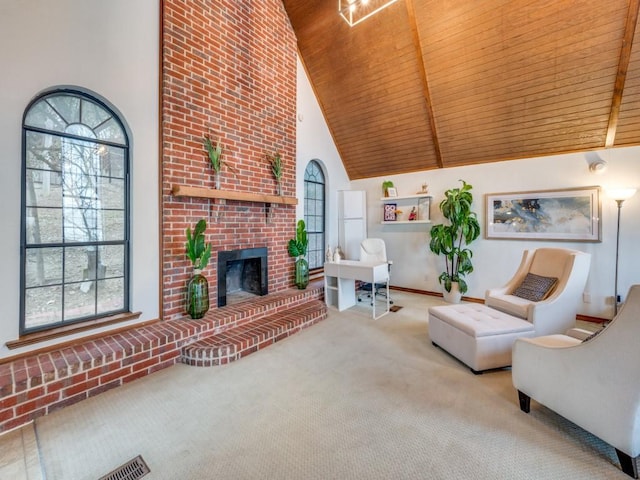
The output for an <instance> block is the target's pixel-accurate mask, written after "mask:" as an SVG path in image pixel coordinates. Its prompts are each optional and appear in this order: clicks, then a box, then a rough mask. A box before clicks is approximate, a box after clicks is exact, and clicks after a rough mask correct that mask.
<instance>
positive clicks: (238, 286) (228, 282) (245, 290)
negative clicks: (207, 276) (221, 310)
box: [218, 247, 269, 307]
mask: <svg viewBox="0 0 640 480" xmlns="http://www.w3.org/2000/svg"><path fill="white" fill-rule="evenodd" d="M267 252H268V251H267V247H260V248H245V249H242V250H229V251H222V252H218V307H224V306H225V305H232V304H234V303H238V302H242V301H244V300H248V299H250V298H252V297H255V296H262V295H266V294H267V293H269V291H268V269H267Z"/></svg>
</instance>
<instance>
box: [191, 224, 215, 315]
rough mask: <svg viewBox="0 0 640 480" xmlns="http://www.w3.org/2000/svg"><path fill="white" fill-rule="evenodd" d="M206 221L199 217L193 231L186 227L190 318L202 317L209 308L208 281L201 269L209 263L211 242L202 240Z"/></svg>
mask: <svg viewBox="0 0 640 480" xmlns="http://www.w3.org/2000/svg"><path fill="white" fill-rule="evenodd" d="M206 229H207V222H206V221H205V220H204V219H201V220H200V221H198V223H196V226H195V228H194V229H193V233H192V232H191V227H187V243H186V244H185V249H186V253H187V257H188V258H189V260H191V263H192V264H193V277H191V279H190V280H189V283H188V284H187V313H188V314H189V316H190V317H191V318H194V319H197V318H202V317H203V316H204V314H205V313H207V311H208V310H209V283H208V282H207V279H206V277H205V276H204V275H202V270H204V268H205V267H206V266H207V263H209V258H210V257H211V244H210V243H207V244H205V242H204V240H205V239H204V231H205V230H206Z"/></svg>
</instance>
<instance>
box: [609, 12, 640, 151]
mask: <svg viewBox="0 0 640 480" xmlns="http://www.w3.org/2000/svg"><path fill="white" fill-rule="evenodd" d="M639 7H640V0H629V11H628V12H627V21H626V23H625V26H624V37H623V38H622V47H621V48H620V60H619V61H618V73H617V75H616V83H615V85H614V87H613V98H612V99H611V111H610V113H609V125H608V126H607V138H606V140H605V144H604V146H605V147H607V148H608V147H612V146H613V145H614V143H615V139H616V131H617V129H618V119H619V117H620V105H621V103H622V94H623V93H624V82H625V80H626V79H627V70H628V68H629V59H630V58H631V47H632V46H633V38H634V36H635V33H636V24H637V21H638V8H639Z"/></svg>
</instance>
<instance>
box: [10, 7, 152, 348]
mask: <svg viewBox="0 0 640 480" xmlns="http://www.w3.org/2000/svg"><path fill="white" fill-rule="evenodd" d="M158 36H159V2H158V0H136V1H133V2H132V1H130V0H109V1H108V2H105V1H103V0H57V1H55V2H49V1H45V0H3V1H2V2H0V65H2V75H0V105H2V108H1V109H0V145H1V146H2V147H1V152H2V153H1V159H0V161H1V164H2V175H0V191H1V192H2V202H3V205H2V207H3V208H2V209H1V211H0V225H2V235H0V265H2V267H1V268H0V357H5V356H9V355H13V354H16V353H20V352H22V351H24V350H26V349H22V350H13V351H9V350H8V349H7V348H6V346H5V342H6V341H9V340H16V339H17V338H18V328H19V299H20V290H19V289H20V258H19V254H20V187H21V185H20V168H21V123H22V115H23V113H24V109H25V107H26V106H27V105H28V103H29V101H30V100H31V99H32V98H33V97H35V96H36V95H37V94H38V93H40V92H42V91H43V90H45V89H49V88H51V87H54V86H62V85H66V86H80V87H83V88H85V89H89V90H90V91H93V92H95V93H97V94H98V95H100V96H102V97H104V98H105V99H107V100H108V101H109V102H111V104H112V105H114V106H115V107H116V108H117V109H118V110H119V112H120V113H121V114H122V115H123V117H124V120H125V121H126V122H127V124H128V126H129V127H130V129H131V132H132V138H131V141H132V142H131V143H132V163H131V180H132V185H131V204H132V208H133V216H132V222H131V238H132V255H131V310H132V311H141V312H142V317H141V320H149V319H153V318H157V317H158V315H159V280H158V277H159V268H160V264H159V258H160V254H159V220H158V218H159V211H158V165H159V162H158V98H159V97H158V68H159V62H158V44H159V43H158V42H159V38H158ZM92 333H95V332H92ZM69 338H70V337H67V338H65V339H64V340H68V339H69ZM50 343H51V342H50ZM45 345H46V344H38V345H35V346H33V347H29V348H39V347H42V346H45Z"/></svg>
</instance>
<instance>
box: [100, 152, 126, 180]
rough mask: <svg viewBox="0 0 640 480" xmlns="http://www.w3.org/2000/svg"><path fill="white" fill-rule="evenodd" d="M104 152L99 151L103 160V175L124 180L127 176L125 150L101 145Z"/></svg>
mask: <svg viewBox="0 0 640 480" xmlns="http://www.w3.org/2000/svg"><path fill="white" fill-rule="evenodd" d="M101 147H104V149H103V150H99V152H98V153H99V154H100V156H101V158H102V169H101V173H102V175H104V176H105V177H114V178H124V176H125V173H126V171H125V168H124V167H125V150H124V148H118V147H113V146H106V145H101Z"/></svg>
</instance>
